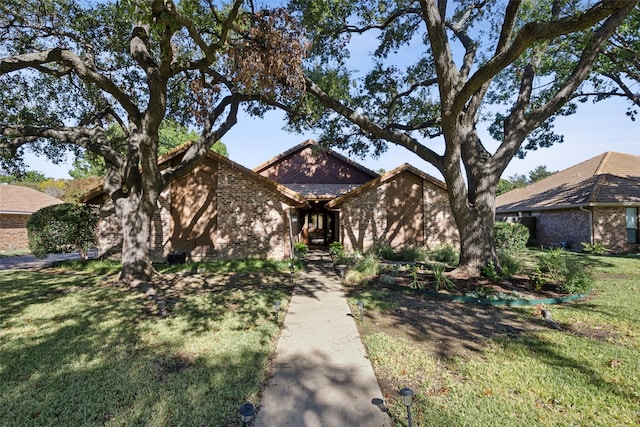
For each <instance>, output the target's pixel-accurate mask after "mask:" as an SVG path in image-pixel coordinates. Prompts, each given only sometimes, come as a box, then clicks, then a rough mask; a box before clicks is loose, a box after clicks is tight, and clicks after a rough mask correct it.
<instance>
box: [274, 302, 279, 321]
mask: <svg viewBox="0 0 640 427" xmlns="http://www.w3.org/2000/svg"><path fill="white" fill-rule="evenodd" d="M273 309H274V310H275V311H276V323H278V315H279V313H280V301H276V302H274V303H273Z"/></svg>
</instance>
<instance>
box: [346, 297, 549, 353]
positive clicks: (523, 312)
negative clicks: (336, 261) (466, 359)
mask: <svg viewBox="0 0 640 427" xmlns="http://www.w3.org/2000/svg"><path fill="white" fill-rule="evenodd" d="M366 290H367V288H366V287H363V286H359V287H357V288H350V289H348V291H347V292H348V294H349V293H360V292H363V291H366ZM375 290H376V291H378V292H379V291H382V292H384V295H385V303H386V304H388V305H390V306H392V307H394V308H391V309H390V310H385V311H381V312H379V311H377V310H365V319H366V321H367V322H370V323H371V324H373V325H375V328H376V329H378V330H381V331H383V332H385V333H387V334H389V335H402V336H405V337H407V338H410V339H411V340H413V341H415V342H418V343H420V344H421V346H423V347H424V348H425V349H426V350H427V351H429V352H430V353H432V355H433V356H434V357H437V358H441V359H448V358H451V357H454V356H464V355H465V354H467V353H468V352H479V351H481V350H482V349H483V348H484V346H485V345H486V341H487V340H488V339H491V338H496V337H506V338H513V337H517V336H518V335H519V334H520V333H522V332H523V331H531V330H539V329H542V328H545V327H546V326H545V324H544V321H543V320H542V318H541V317H536V308H535V307H528V308H518V309H514V308H509V307H495V306H485V305H482V306H481V305H476V304H466V303H461V302H454V301H447V300H443V299H435V298H433V299H432V298H429V297H427V296H424V295H420V294H419V293H415V292H403V291H405V290H406V289H403V287H402V286H392V287H386V288H382V289H381V288H379V287H375Z"/></svg>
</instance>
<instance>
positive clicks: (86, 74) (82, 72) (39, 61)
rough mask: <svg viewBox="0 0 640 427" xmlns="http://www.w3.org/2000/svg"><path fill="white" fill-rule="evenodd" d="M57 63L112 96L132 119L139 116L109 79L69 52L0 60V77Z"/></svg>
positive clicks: (37, 54)
mask: <svg viewBox="0 0 640 427" xmlns="http://www.w3.org/2000/svg"><path fill="white" fill-rule="evenodd" d="M50 63H57V64H60V65H62V66H65V67H70V68H72V69H73V70H74V72H75V73H76V75H78V77H80V78H81V79H82V80H84V81H86V82H91V83H95V84H96V85H97V86H98V87H99V88H100V89H101V90H103V91H105V92H107V93H109V94H110V95H112V96H113V97H114V98H115V99H116V101H118V103H119V104H120V105H121V106H122V107H123V108H124V109H125V111H126V112H127V114H129V115H130V116H132V117H136V116H138V115H139V113H140V112H139V110H138V107H137V106H136V105H135V104H134V103H133V102H131V99H130V98H129V96H128V95H127V94H126V93H124V92H123V91H122V90H120V88H119V87H118V86H117V85H116V84H115V83H114V82H113V81H111V80H110V79H108V78H107V77H105V76H104V75H102V74H100V73H98V72H96V71H94V70H92V69H90V68H89V67H87V64H86V63H85V62H84V61H83V60H82V58H80V57H79V56H77V55H76V54H74V53H73V52H71V51H68V50H64V49H61V48H54V49H48V50H44V51H41V52H33V53H26V54H22V55H15V56H11V57H7V58H2V59H0V75H4V74H8V73H11V72H15V71H20V70H23V69H26V68H33V69H37V67H42V66H44V64H50Z"/></svg>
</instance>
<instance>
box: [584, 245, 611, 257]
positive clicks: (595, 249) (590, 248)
mask: <svg viewBox="0 0 640 427" xmlns="http://www.w3.org/2000/svg"><path fill="white" fill-rule="evenodd" d="M580 245H581V246H582V252H586V253H588V254H594V255H603V254H604V253H605V252H607V248H605V247H604V245H603V244H602V243H600V242H593V243H587V242H582V243H580Z"/></svg>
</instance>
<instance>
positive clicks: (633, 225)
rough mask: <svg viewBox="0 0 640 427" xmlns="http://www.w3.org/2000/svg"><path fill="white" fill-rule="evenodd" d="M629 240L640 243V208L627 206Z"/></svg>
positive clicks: (629, 241)
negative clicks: (639, 233) (639, 226)
mask: <svg viewBox="0 0 640 427" xmlns="http://www.w3.org/2000/svg"><path fill="white" fill-rule="evenodd" d="M627 242H628V243H638V242H639V239H638V208H627Z"/></svg>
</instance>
